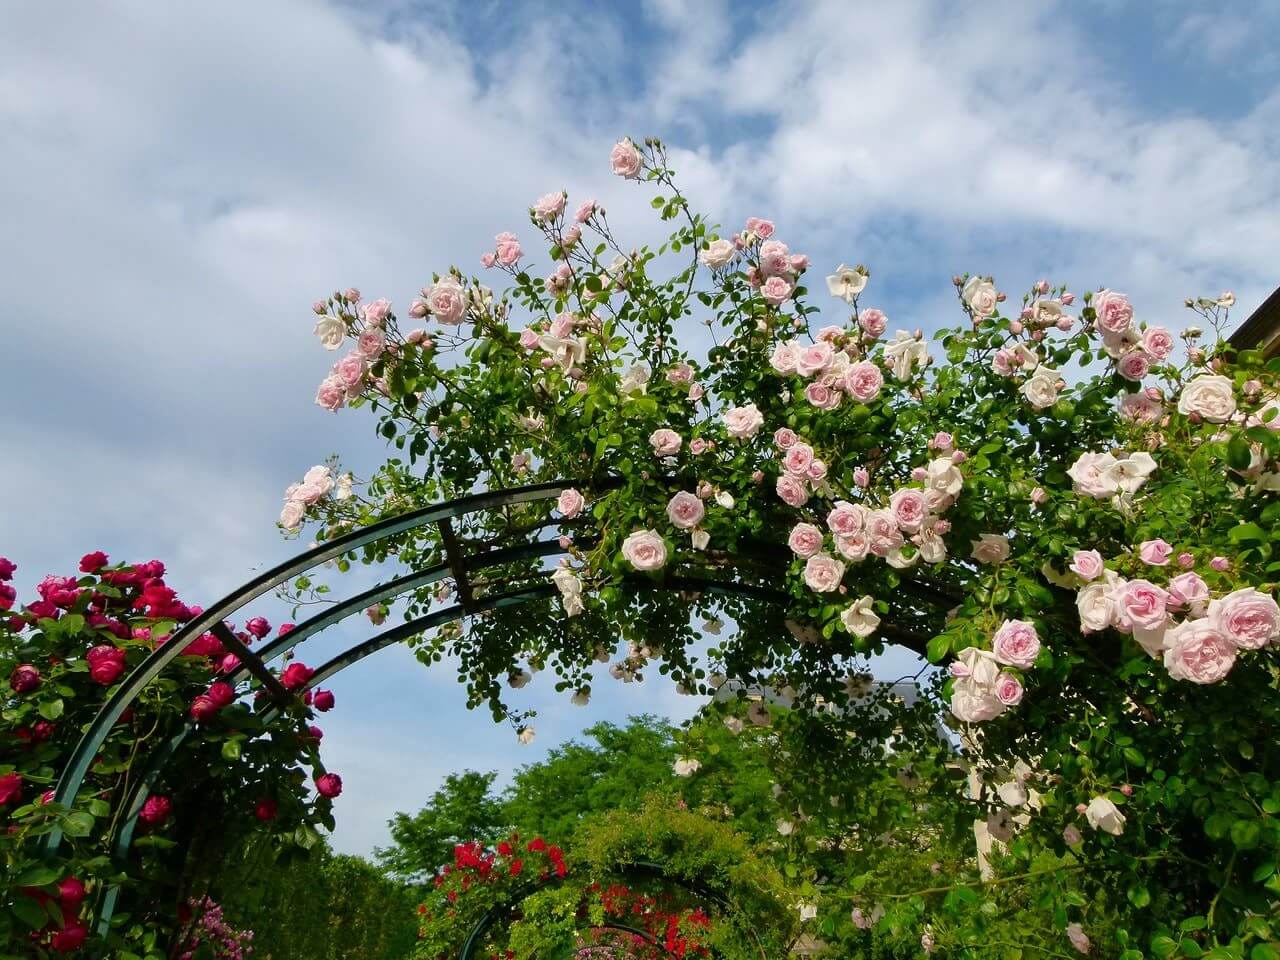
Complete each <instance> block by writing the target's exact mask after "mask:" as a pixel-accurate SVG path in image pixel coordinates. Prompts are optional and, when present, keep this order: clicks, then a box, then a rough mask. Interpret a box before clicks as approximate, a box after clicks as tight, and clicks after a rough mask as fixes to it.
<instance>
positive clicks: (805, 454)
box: [782, 441, 813, 477]
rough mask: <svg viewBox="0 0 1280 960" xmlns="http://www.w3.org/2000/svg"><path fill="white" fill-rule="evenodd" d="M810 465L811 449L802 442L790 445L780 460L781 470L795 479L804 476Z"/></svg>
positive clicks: (811, 459) (811, 460) (811, 461)
mask: <svg viewBox="0 0 1280 960" xmlns="http://www.w3.org/2000/svg"><path fill="white" fill-rule="evenodd" d="M811 463H813V447H811V446H809V444H807V443H804V442H803V441H796V442H795V443H793V444H791V446H790V447H788V448H787V452H786V455H785V456H784V457H783V458H782V468H783V469H784V470H786V471H787V473H790V474H792V475H794V476H797V477H803V476H806V475H807V474H808V472H809V464H811Z"/></svg>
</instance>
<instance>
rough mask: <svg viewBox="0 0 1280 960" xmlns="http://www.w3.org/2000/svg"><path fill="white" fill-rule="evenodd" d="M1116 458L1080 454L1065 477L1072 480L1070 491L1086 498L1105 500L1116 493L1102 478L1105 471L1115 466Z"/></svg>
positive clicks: (1103, 455)
mask: <svg viewBox="0 0 1280 960" xmlns="http://www.w3.org/2000/svg"><path fill="white" fill-rule="evenodd" d="M1115 462H1116V458H1115V457H1113V456H1112V455H1111V454H1109V453H1082V454H1080V457H1079V458H1078V459H1077V460H1076V462H1075V463H1073V464H1072V465H1071V469H1069V470H1068V471H1067V476H1069V477H1070V478H1071V480H1072V489H1074V490H1075V492H1076V493H1079V494H1083V495H1084V496H1086V497H1094V498H1096V499H1099V500H1105V499H1107V498H1108V497H1110V496H1112V495H1114V494H1115V492H1116V488H1115V487H1114V486H1113V485H1112V484H1110V483H1109V482H1106V481H1105V480H1104V479H1103V478H1104V475H1105V473H1106V471H1107V470H1109V469H1110V468H1111V467H1112V466H1114V465H1115Z"/></svg>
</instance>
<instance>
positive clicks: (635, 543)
mask: <svg viewBox="0 0 1280 960" xmlns="http://www.w3.org/2000/svg"><path fill="white" fill-rule="evenodd" d="M622 556H623V558H624V559H625V560H626V561H627V563H629V564H631V566H632V567H634V568H635V569H637V570H661V569H662V568H663V567H664V566H665V565H666V563H667V545H666V543H665V542H664V541H663V539H662V537H661V535H660V534H659V533H658V531H656V530H637V531H635V532H634V533H632V534H630V535H629V536H628V537H627V539H625V540H623V541H622Z"/></svg>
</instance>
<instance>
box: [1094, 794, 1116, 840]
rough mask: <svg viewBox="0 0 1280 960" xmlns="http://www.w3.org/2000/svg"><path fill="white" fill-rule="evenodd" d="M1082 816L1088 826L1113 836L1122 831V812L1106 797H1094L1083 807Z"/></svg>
mask: <svg viewBox="0 0 1280 960" xmlns="http://www.w3.org/2000/svg"><path fill="white" fill-rule="evenodd" d="M1084 817H1085V819H1086V820H1088V821H1089V826H1091V827H1093V829H1095V830H1101V831H1103V832H1104V833H1109V834H1111V835H1112V836H1114V837H1118V836H1120V834H1122V833H1124V814H1123V813H1121V812H1120V809H1119V808H1118V807H1117V806H1116V805H1115V804H1114V803H1112V802H1111V801H1110V800H1108V799H1107V798H1106V797H1094V798H1093V799H1092V800H1090V801H1089V806H1087V807H1086V808H1085V811H1084Z"/></svg>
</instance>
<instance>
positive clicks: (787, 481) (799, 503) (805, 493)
mask: <svg viewBox="0 0 1280 960" xmlns="http://www.w3.org/2000/svg"><path fill="white" fill-rule="evenodd" d="M775 489H776V490H777V492H778V496H779V497H781V498H782V502H783V503H785V504H787V505H788V506H792V507H803V506H804V505H805V504H806V503H808V502H809V485H808V484H807V483H805V482H804V481H803V480H801V479H799V478H798V477H794V476H792V475H791V474H789V473H784V474H783V475H782V476H780V477H779V478H778V483H777V486H776V488H775Z"/></svg>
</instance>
